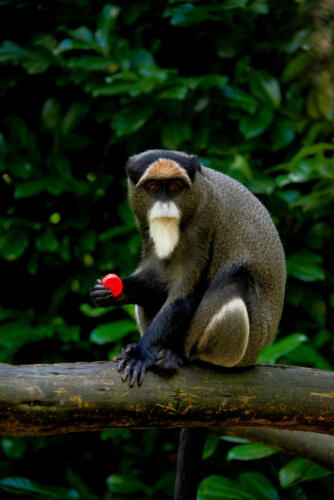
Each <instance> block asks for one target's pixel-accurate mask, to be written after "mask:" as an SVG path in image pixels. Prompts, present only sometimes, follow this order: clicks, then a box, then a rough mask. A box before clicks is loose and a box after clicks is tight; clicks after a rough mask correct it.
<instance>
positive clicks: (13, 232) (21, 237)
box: [0, 228, 29, 262]
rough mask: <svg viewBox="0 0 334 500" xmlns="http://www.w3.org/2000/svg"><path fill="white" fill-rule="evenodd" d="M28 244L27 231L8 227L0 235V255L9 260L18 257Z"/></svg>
mask: <svg viewBox="0 0 334 500" xmlns="http://www.w3.org/2000/svg"><path fill="white" fill-rule="evenodd" d="M28 244H29V233H28V231H26V230H25V229H14V228H13V229H10V230H9V231H7V232H4V233H3V234H2V235H1V236H0V256H1V257H2V258H3V259H5V260H7V261H9V262H11V261H13V260H17V259H19V258H20V257H21V256H22V255H23V254H24V252H25V251H26V249H27V247H28Z"/></svg>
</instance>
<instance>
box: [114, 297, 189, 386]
mask: <svg viewBox="0 0 334 500" xmlns="http://www.w3.org/2000/svg"><path fill="white" fill-rule="evenodd" d="M196 306H197V301H196V300H195V297H194V296H189V297H186V298H178V299H176V300H175V301H173V302H171V303H169V304H167V305H166V306H165V307H163V309H162V310H161V311H160V312H159V313H158V314H157V315H156V316H155V318H154V320H153V321H152V323H151V325H150V326H149V327H148V329H147V330H146V332H145V333H144V335H143V337H142V338H141V339H140V341H139V342H138V344H136V345H130V346H128V347H127V348H125V349H124V350H122V351H121V353H120V354H119V355H118V356H117V357H116V358H115V361H118V362H119V363H118V367H117V369H118V371H120V372H122V380H123V381H125V380H126V379H127V378H128V376H130V382H129V385H130V387H132V386H133V385H134V384H135V382H136V381H137V382H138V385H140V384H141V382H142V380H143V378H144V374H145V371H146V370H147V369H148V368H152V367H153V366H157V367H158V368H160V369H164V370H166V371H173V370H175V369H177V368H178V367H179V366H181V365H182V364H183V359H182V355H183V348H184V335H185V332H186V331H187V329H188V325H189V323H190V321H191V318H192V316H193V313H194V309H195V308H196ZM161 355H162V359H160V358H159V356H161ZM170 368H172V370H170Z"/></svg>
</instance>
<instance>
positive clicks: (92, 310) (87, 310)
mask: <svg viewBox="0 0 334 500" xmlns="http://www.w3.org/2000/svg"><path fill="white" fill-rule="evenodd" d="M79 309H80V311H81V312H82V314H84V315H85V316H88V317H89V318H100V317H101V316H104V315H105V314H107V313H109V312H110V311H113V310H114V309H115V308H114V306H110V307H92V306H90V305H89V304H87V303H84V304H81V305H80V307H79Z"/></svg>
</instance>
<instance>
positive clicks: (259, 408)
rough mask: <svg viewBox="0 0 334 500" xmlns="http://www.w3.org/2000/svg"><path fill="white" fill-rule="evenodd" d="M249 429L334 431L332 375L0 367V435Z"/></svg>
mask: <svg viewBox="0 0 334 500" xmlns="http://www.w3.org/2000/svg"><path fill="white" fill-rule="evenodd" d="M217 426H225V427H226V426H251V427H271V428H276V429H293V430H307V431H316V432H321V433H329V434H334V373H332V372H329V371H324V370H312V369H309V368H298V367H293V366H280V365H258V366H256V367H253V368H249V369H239V370H232V369H225V370H224V369H218V368H214V367H212V366H210V367H208V366H204V365H202V366H189V367H184V368H182V369H180V370H179V372H178V373H177V374H176V375H174V376H173V377H171V378H170V379H166V378H163V377H159V376H157V375H155V374H153V373H147V374H146V376H145V379H144V383H143V385H142V386H141V387H134V388H132V389H131V388H129V387H128V385H127V384H126V383H122V381H121V378H120V374H119V373H118V372H117V371H116V366H115V364H114V363H109V362H99V363H73V364H70V363H68V364H57V365H23V366H11V365H6V364H0V434H5V435H21V436H23V435H30V436H31V435H34V436H37V435H48V434H58V433H64V432H80V431H98V430H102V429H108V428H113V427H129V428H159V427H160V428H162V427H164V428H171V427H174V428H176V427H217Z"/></svg>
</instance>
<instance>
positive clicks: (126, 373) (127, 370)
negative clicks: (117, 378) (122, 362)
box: [121, 359, 136, 382]
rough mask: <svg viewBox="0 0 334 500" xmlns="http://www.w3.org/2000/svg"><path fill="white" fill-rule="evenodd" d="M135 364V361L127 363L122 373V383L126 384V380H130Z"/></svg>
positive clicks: (131, 360)
mask: <svg viewBox="0 0 334 500" xmlns="http://www.w3.org/2000/svg"><path fill="white" fill-rule="evenodd" d="M134 363H136V360H135V359H130V360H129V361H128V363H127V365H126V366H125V368H124V370H123V372H122V377H121V378H122V381H123V382H125V381H126V379H127V378H128V376H129V373H130V371H131V368H132V367H133V365H134Z"/></svg>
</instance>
